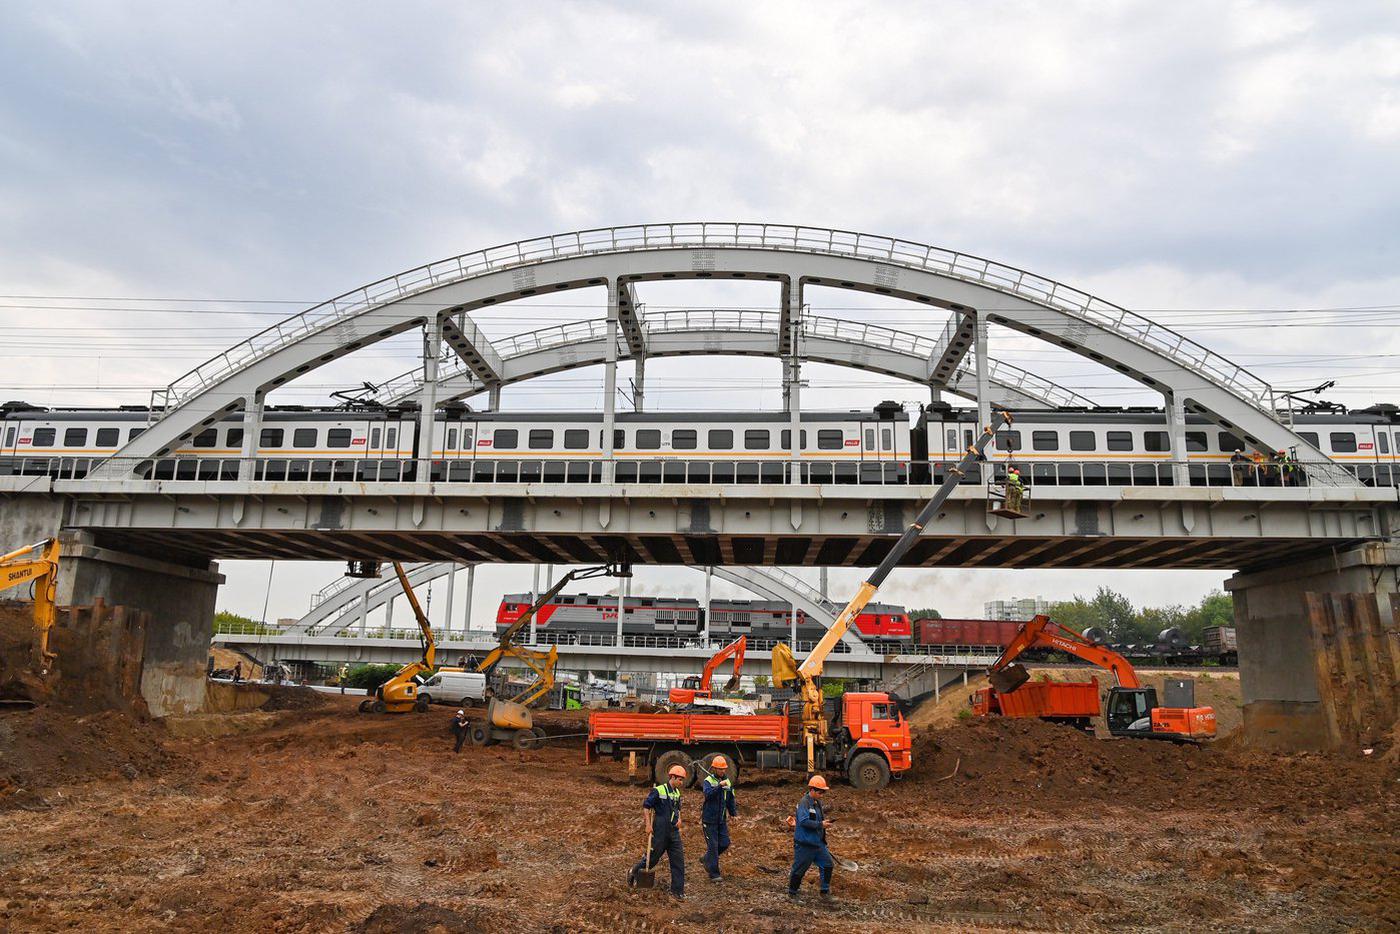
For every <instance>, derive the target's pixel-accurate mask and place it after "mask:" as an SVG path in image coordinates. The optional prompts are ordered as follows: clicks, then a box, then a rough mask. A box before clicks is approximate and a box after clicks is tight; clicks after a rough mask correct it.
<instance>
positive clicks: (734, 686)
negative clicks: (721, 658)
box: [724, 671, 739, 692]
mask: <svg viewBox="0 0 1400 934" xmlns="http://www.w3.org/2000/svg"><path fill="white" fill-rule="evenodd" d="M724 690H725V691H726V692H728V691H737V690H739V673H738V672H737V671H736V672H734V674H732V675H730V676H729V680H728V681H726V682H724Z"/></svg>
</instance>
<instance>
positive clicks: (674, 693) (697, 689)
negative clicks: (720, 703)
mask: <svg viewBox="0 0 1400 934" xmlns="http://www.w3.org/2000/svg"><path fill="white" fill-rule="evenodd" d="M748 644H749V637H748V636H740V637H739V638H737V639H735V640H734V641H733V642H731V643H729V644H728V645H726V646H725V647H724V648H722V649H720V650H719V651H718V652H716V653H715V654H714V655H713V656H711V658H710V660H709V661H708V662H706V663H705V670H704V671H702V672H700V677H698V678H696V677H693V676H692V677H689V678H686V679H685V680H684V681H683V682H681V683H682V685H683V687H678V688H671V703H673V704H693V703H695V702H696V701H700V700H709V699H710V679H711V678H713V677H714V675H715V672H716V671H717V670H718V669H719V666H720V665H723V664H724V662H725V660H726V659H728V658H731V657H732V658H733V659H734V674H732V675H730V676H729V680H728V681H726V682H725V683H724V690H726V691H733V690H736V689H737V688H738V687H739V675H741V674H742V673H743V671H744V649H745V648H747V647H748Z"/></svg>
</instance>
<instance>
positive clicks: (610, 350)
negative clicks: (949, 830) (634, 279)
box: [603, 279, 622, 483]
mask: <svg viewBox="0 0 1400 934" xmlns="http://www.w3.org/2000/svg"><path fill="white" fill-rule="evenodd" d="M621 293H622V283H620V282H618V281H617V280H615V279H610V280H608V334H607V344H606V346H605V347H604V348H603V482H604V483H611V482H613V480H615V479H616V478H617V465H616V464H615V463H614V462H613V425H614V424H615V423H616V416H617V320H618V315H619V314H620V313H621V312H620V311H619V310H618V300H619V299H618V297H619V295H620V294H621Z"/></svg>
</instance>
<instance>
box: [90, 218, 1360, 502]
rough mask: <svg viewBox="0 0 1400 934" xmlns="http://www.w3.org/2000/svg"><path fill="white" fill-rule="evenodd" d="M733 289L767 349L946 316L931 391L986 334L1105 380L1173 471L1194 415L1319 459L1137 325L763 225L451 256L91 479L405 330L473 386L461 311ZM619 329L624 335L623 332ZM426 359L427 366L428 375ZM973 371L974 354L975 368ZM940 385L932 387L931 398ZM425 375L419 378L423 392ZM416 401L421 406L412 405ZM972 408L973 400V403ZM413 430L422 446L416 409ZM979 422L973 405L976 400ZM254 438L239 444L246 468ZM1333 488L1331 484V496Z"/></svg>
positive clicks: (833, 234) (1203, 360) (970, 265)
mask: <svg viewBox="0 0 1400 934" xmlns="http://www.w3.org/2000/svg"><path fill="white" fill-rule="evenodd" d="M713 278H724V279H749V280H756V281H765V280H769V281H773V282H775V283H778V284H781V286H782V288H783V300H782V305H781V308H780V312H779V313H780V315H781V318H780V324H779V328H778V335H779V339H780V341H781V340H783V339H784V338H783V337H782V335H784V334H787V333H788V325H789V322H790V321H791V320H792V318H794V317H795V316H797V315H799V314H800V310H801V308H802V307H803V299H802V292H803V289H804V288H806V287H810V286H823V287H834V288H845V289H853V290H857V291H864V292H873V293H876V294H881V295H888V296H891V297H894V298H900V299H906V300H909V301H912V302H916V303H920V304H923V305H926V306H928V307H930V308H942V309H945V310H948V311H951V312H953V314H952V315H951V316H950V317H949V319H948V321H947V322H946V325H945V327H944V328H943V332H942V337H941V338H939V340H938V341H937V342H936V343H935V347H934V353H933V354H932V355H931V357H930V364H931V366H932V372H933V374H934V383H933V385H935V386H938V387H939V388H946V381H947V380H948V379H949V378H950V377H951V375H952V373H953V372H954V371H955V368H956V366H957V364H958V363H959V362H960V361H961V360H962V359H963V358H964V357H965V355H966V354H967V353H968V351H970V350H971V349H973V347H974V346H976V345H978V344H980V343H982V342H983V341H984V340H985V337H984V335H985V329H986V325H987V324H988V323H994V324H999V325H1002V326H1005V327H1008V328H1012V329H1015V330H1018V331H1020V332H1022V333H1025V334H1029V335H1031V336H1034V337H1037V338H1040V339H1042V340H1045V341H1047V342H1050V343H1052V344H1054V345H1056V346H1059V347H1062V348H1065V349H1067V350H1070V351H1072V352H1074V353H1078V354H1080V355H1082V356H1085V357H1087V358H1089V359H1092V360H1094V361H1096V362H1099V363H1103V364H1104V365H1106V366H1110V367H1112V368H1113V369H1115V370H1117V371H1118V372H1120V373H1123V374H1125V375H1127V376H1129V377H1130V378H1132V379H1135V380H1137V381H1138V382H1140V383H1142V384H1143V385H1145V386H1148V387H1150V388H1152V389H1153V390H1155V391H1158V392H1161V393H1163V396H1164V400H1165V403H1166V408H1167V411H1168V413H1169V421H1170V423H1171V431H1170V432H1169V435H1170V438H1171V441H1172V452H1173V458H1174V459H1175V460H1178V461H1180V462H1183V463H1184V462H1185V437H1184V435H1185V429H1184V416H1183V413H1184V412H1185V411H1187V410H1188V409H1189V410H1191V411H1195V412H1198V413H1201V414H1203V415H1205V416H1207V417H1208V418H1210V419H1211V420H1212V421H1213V422H1215V423H1216V424H1218V425H1220V426H1221V427H1222V428H1225V429H1227V430H1230V431H1233V432H1235V433H1236V434H1237V435H1239V436H1241V437H1243V438H1244V439H1245V440H1246V441H1247V442H1248V443H1249V444H1251V445H1253V446H1256V447H1259V448H1263V449H1269V450H1273V449H1284V448H1290V447H1293V448H1296V449H1297V450H1298V452H1299V455H1300V459H1301V460H1304V461H1309V462H1311V461H1324V460H1326V459H1327V458H1326V457H1325V455H1323V454H1322V453H1321V452H1320V451H1318V450H1317V449H1316V448H1314V447H1313V446H1312V445H1310V444H1309V443H1308V442H1307V441H1306V440H1305V439H1303V438H1301V437H1300V436H1299V435H1298V434H1297V433H1296V432H1294V431H1293V429H1292V428H1291V427H1290V426H1288V425H1285V424H1283V423H1282V422H1281V421H1280V420H1279V419H1278V418H1277V416H1276V414H1275V410H1274V397H1273V390H1272V389H1271V387H1270V386H1269V385H1268V384H1267V383H1266V382H1265V381H1264V380H1262V379H1260V378H1259V377H1257V376H1255V375H1254V374H1252V373H1250V372H1249V371H1247V370H1245V369H1244V368H1243V367H1241V366H1239V365H1238V364H1235V363H1233V362H1232V361H1230V360H1227V359H1226V358H1224V357H1222V356H1221V355H1219V354H1217V353H1215V352H1213V351H1211V350H1209V349H1207V348H1205V347H1203V346H1201V345H1200V344H1198V343H1196V342H1195V341H1192V340H1190V339H1189V338H1187V337H1186V336H1185V335H1182V334H1179V333H1177V332H1175V331H1172V330H1171V329H1169V328H1166V327H1164V326H1162V325H1160V324H1158V323H1156V322H1154V321H1151V320H1149V319H1147V318H1145V317H1143V316H1141V315H1138V314H1136V313H1134V312H1131V311H1128V310H1127V309H1124V308H1121V307H1119V306H1117V305H1113V304H1111V303H1109V302H1105V301H1103V300H1102V299H1098V298H1095V297H1094V296H1092V295H1089V294H1088V293H1085V292H1082V291H1080V290H1078V289H1074V288H1072V287H1070V286H1066V285H1064V284H1062V283H1059V282H1056V281H1054V280H1051V279H1048V278H1045V277H1043V276H1038V275H1036V274H1034V273H1031V272H1028V271H1026V270H1022V269H1017V268H1014V267H1011V266H1006V265H1004V264H1001V263H996V262H993V261H991V260H987V259H984V258H981V257H975V256H969V255H967V254H962V253H957V252H955V251H951V250H946V249H942V248H938V247H932V246H928V245H925V244H918V243H911V242H908V241H903V240H898V239H894V238H890V237H882V236H872V235H869V234H860V233H854V232H848V231H838V230H831V229H824V228H814V227H798V226H787V225H776V224H744V223H681V224H677V223H667V224H654V225H640V226H632V227H612V228H603V229H597V230H589V231H576V232H573V233H567V234H558V235H554V236H550V237H543V238H539V239H535V240H525V241H520V242H518V243H512V244H507V245H503V246H499V247H493V248H490V249H486V250H481V251H478V252H475V253H468V254H463V255H461V256H457V257H453V258H451V259H448V260H443V261H440V262H436V263H432V264H429V265H427V266H422V267H419V268H417V269H414V270H410V271H408V272H404V273H400V274H399V275H396V276H393V277H390V278H387V279H382V280H380V281H378V282H375V283H372V284H370V285H368V286H365V287H363V288H360V289H356V290H355V291H353V292H350V293H346V294H345V295H342V296H339V297H337V298H335V299H332V300H330V301H328V302H325V303H323V304H321V305H317V306H315V307H314V308H311V309H309V310H307V311H305V312H302V313H300V314H297V315H293V316H292V317H290V318H287V319H286V320H284V321H282V322H279V323H278V324H275V325H273V326H272V327H270V328H268V329H266V330H264V331H263V332H261V333H259V334H257V335H255V336H254V337H252V338H249V339H248V340H246V341H243V342H242V343H240V344H238V345H236V346H235V347H232V348H230V349H228V350H226V351H224V352H223V353H221V354H219V355H217V356H216V357H214V358H212V359H211V360H209V361H207V362H205V363H204V364H201V365H200V366H198V367H196V368H194V369H193V370H191V371H190V372H188V373H186V374H185V375H184V376H182V377H180V378H179V379H177V380H175V381H174V382H173V383H171V384H170V386H168V387H167V388H166V390H165V391H164V392H163V394H162V395H161V396H160V397H158V399H157V401H158V403H159V402H161V401H163V403H164V405H165V406H166V412H165V414H164V415H163V416H162V417H161V418H160V419H158V420H157V421H155V422H154V423H153V424H152V425H151V426H150V427H149V428H148V429H147V430H146V431H145V432H144V433H143V434H141V435H140V436H139V437H137V438H136V439H134V440H132V441H130V442H129V443H128V444H126V445H125V446H124V447H123V448H122V449H121V450H119V451H117V452H116V453H115V454H114V455H113V457H112V458H110V459H109V460H108V461H107V462H106V464H105V465H104V466H103V467H102V468H101V469H99V470H98V471H95V472H94V474H95V476H96V477H98V478H104V477H111V476H116V475H120V474H122V473H125V472H128V471H129V470H130V467H129V466H124V465H133V466H134V464H135V463H136V462H137V459H139V458H145V457H151V456H156V455H160V454H164V453H167V452H169V451H170V450H171V449H172V448H173V447H174V446H176V445H177V444H179V443H180V442H181V441H183V440H187V439H189V438H192V437H193V435H194V433H195V432H197V431H198V430H200V429H201V428H202V427H204V426H207V425H210V424H213V422H214V421H216V420H217V419H219V418H220V417H222V416H223V415H225V414H226V413H229V412H234V411H238V410H239V409H245V410H246V413H247V414H246V415H245V419H246V420H247V421H248V422H249V423H250V424H251V426H252V427H253V428H254V429H256V428H257V427H258V422H259V419H260V417H261V407H262V404H263V399H264V396H265V394H266V393H267V392H269V391H271V390H273V389H275V388H277V387H279V386H282V385H284V384H286V383H287V382H290V381H291V380H293V379H295V378H296V377H298V376H301V375H304V374H305V373H307V372H310V371H312V370H314V369H316V368H317V367H319V366H322V365H324V364H326V363H329V362H330V361H332V360H335V359H338V358H339V357H342V356H344V355H346V354H349V353H353V352H355V351H357V350H359V349H362V348H363V347H366V346H369V345H371V344H374V343H376V342H378V341H380V340H383V339H386V338H388V337H391V336H393V335H395V334H399V333H402V332H404V331H407V330H409V329H411V328H414V327H418V326H420V325H426V328H425V329H426V331H427V333H428V334H429V335H430V339H431V340H432V341H434V342H437V341H441V342H444V343H446V344H447V345H448V346H450V347H452V348H454V349H455V350H456V351H457V352H458V353H459V354H460V355H461V356H462V358H463V359H464V360H465V361H466V362H467V363H468V365H469V366H471V368H472V370H473V372H474V373H476V374H477V375H478V376H479V377H481V378H483V379H486V380H498V379H499V377H500V375H501V368H502V366H503V360H502V358H501V356H500V354H499V352H498V351H497V349H496V348H495V347H494V346H492V345H491V344H490V342H489V341H486V340H485V338H484V337H483V336H482V335H481V332H480V330H479V329H478V328H477V327H476V325H475V324H474V323H473V322H472V321H471V319H470V318H469V317H468V315H469V313H470V312H471V311H472V310H473V309H476V308H481V307H486V306H490V305H495V304H498V303H501V302H507V301H511V300H514V299H518V298H524V297H529V296H534V295H540V294H553V293H556V292H559V291H565V290H569V289H576V288H586V287H597V286H606V287H607V288H608V292H609V305H610V310H609V317H610V318H611V319H613V321H615V322H616V323H617V325H618V326H619V327H620V329H621V331H622V332H623V334H624V335H629V334H631V333H632V330H633V328H634V326H635V322H634V321H632V318H633V315H632V313H631V309H630V308H629V309H628V310H627V311H625V312H624V310H623V306H624V305H628V304H630V302H628V301H627V298H628V296H630V292H631V286H632V285H633V284H634V283H636V282H642V281H661V280H669V279H713ZM629 325H631V326H629ZM437 358H438V347H437V345H436V343H435V344H434V345H433V346H432V348H431V352H430V353H429V354H428V360H429V369H430V370H435V369H436V361H437ZM982 359H983V360H984V361H985V359H986V357H985V354H983V355H982ZM940 380H942V381H944V382H943V383H942V384H940V382H939V381H940ZM436 381H437V379H436V374H435V373H433V372H429V373H428V374H426V375H425V384H426V385H430V386H433V387H435V386H436ZM425 395H428V394H427V393H425ZM980 395H983V396H985V395H986V394H985V393H984V394H980ZM425 401H426V402H427V404H426V405H425V409H426V410H427V412H426V414H425V415H423V416H420V417H422V418H423V419H424V429H425V430H426V431H428V432H431V431H432V418H431V414H432V413H431V410H432V408H433V407H434V404H435V400H433V399H432V398H427V399H426V400H425ZM979 401H980V404H981V405H982V406H984V407H985V406H986V405H988V404H989V400H988V399H986V398H983V399H981V400H979ZM257 436H258V431H257V430H252V431H246V432H245V443H246V444H247V445H248V446H249V451H248V452H247V456H249V457H251V456H252V447H253V446H254V445H255V444H256V438H257ZM1340 482H1346V481H1345V480H1343V481H1340Z"/></svg>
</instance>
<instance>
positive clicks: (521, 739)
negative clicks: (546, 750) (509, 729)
mask: <svg viewBox="0 0 1400 934" xmlns="http://www.w3.org/2000/svg"><path fill="white" fill-rule="evenodd" d="M510 741H511V744H512V745H514V746H515V748H516V749H519V750H522V751H523V750H526V749H537V748H539V743H537V742H535V733H534V731H533V730H516V731H515V735H514V736H512V737H511V740H510Z"/></svg>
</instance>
